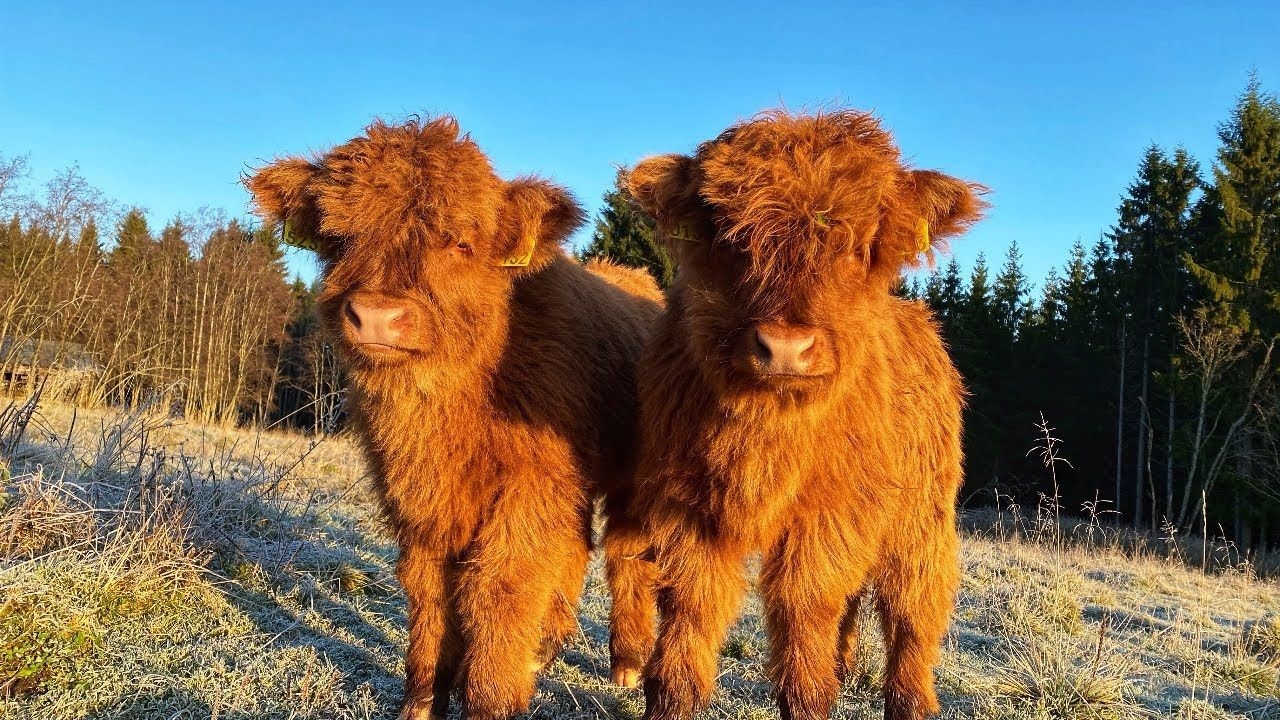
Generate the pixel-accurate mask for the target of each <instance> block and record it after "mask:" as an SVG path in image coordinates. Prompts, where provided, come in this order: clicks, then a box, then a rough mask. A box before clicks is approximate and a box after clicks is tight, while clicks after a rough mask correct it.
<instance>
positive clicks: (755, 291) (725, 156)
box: [627, 111, 983, 400]
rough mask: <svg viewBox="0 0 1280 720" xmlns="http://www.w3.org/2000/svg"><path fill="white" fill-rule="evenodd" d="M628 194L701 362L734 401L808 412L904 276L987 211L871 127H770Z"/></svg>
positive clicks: (763, 123)
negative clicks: (666, 265)
mask: <svg viewBox="0 0 1280 720" xmlns="http://www.w3.org/2000/svg"><path fill="white" fill-rule="evenodd" d="M627 185H628V189H629V190H630V192H631V194H632V195H633V196H634V197H635V199H636V201H637V202H638V203H639V204H640V206H641V207H642V208H643V209H644V210H645V211H646V212H648V213H649V214H650V215H652V216H654V218H655V219H656V220H657V222H658V228H659V232H660V234H661V235H662V237H663V238H664V239H665V241H666V242H668V243H669V244H670V245H671V246H672V249H673V250H674V251H675V252H676V253H677V256H678V258H679V264H680V274H679V276H678V277H677V279H676V294H675V296H674V297H675V298H676V300H677V302H680V303H681V308H680V311H681V312H682V313H683V315H684V322H685V323H686V325H687V327H688V330H689V332H688V340H689V342H690V343H691V344H692V346H693V350H694V355H695V357H696V358H698V360H699V361H700V362H701V364H702V369H703V371H704V374H706V375H708V376H709V377H710V378H711V379H712V380H713V381H714V382H715V383H716V384H717V386H718V387H720V388H721V389H723V390H726V391H730V392H748V393H750V392H756V393H761V392H762V393H768V394H771V395H778V394H780V393H781V394H786V395H789V396H792V397H796V398H800V399H802V400H803V399H811V398H814V397H817V396H818V395H819V394H820V393H822V392H823V391H824V390H826V389H828V388H830V387H831V386H832V385H833V383H834V381H835V380H836V379H837V378H838V377H839V376H840V371H841V365H842V362H848V361H849V360H850V358H851V357H852V356H854V355H856V353H857V351H858V344H859V342H860V340H862V339H863V338H862V337H860V336H862V335H864V334H865V332H866V328H867V320H868V319H869V316H873V315H874V314H876V313H877V307H883V303H884V301H885V299H887V298H888V297H889V291H890V288H891V287H892V286H893V284H894V283H895V282H897V280H898V277H899V274H900V272H901V270H902V268H903V267H904V266H908V265H915V264H918V263H920V262H922V261H925V260H928V259H930V258H931V257H932V253H933V252H934V249H935V247H936V246H937V243H938V241H940V240H943V239H945V238H947V237H949V236H952V235H955V234H957V233H960V232H962V231H963V230H964V229H965V228H967V227H968V225H969V224H971V223H972V222H974V221H975V220H977V219H978V217H979V216H980V214H981V210H982V207H983V203H982V201H981V200H980V199H979V197H978V195H979V194H980V193H981V191H982V190H983V189H982V188H981V187H980V186H977V185H974V184H971V183H967V182H963V181H961V180H957V179H955V178H951V177H948V176H946V175H943V174H941V173H937V172H931V171H920V170H910V169H908V168H906V167H904V166H903V164H902V162H901V159H900V157H899V153H898V150H897V148H896V147H895V146H894V144H893V141H892V137H891V136H890V135H889V133H888V132H886V131H885V130H883V129H882V128H881V127H880V125H879V123H878V122H877V121H876V120H875V119H874V118H873V117H871V116H870V115H867V114H863V113H857V112H851V111H846V112H835V113H827V114H818V115H808V116H806V115H790V114H787V113H785V112H772V113H767V114H764V115H761V116H759V117H757V118H756V119H754V120H751V121H749V122H746V123H743V124H740V125H737V126H735V127H733V128H730V129H729V130H727V131H725V132H724V133H722V134H721V135H720V137H718V138H716V139H715V140H712V141H709V142H706V143H703V144H702V145H701V146H700V147H699V148H698V150H697V152H696V153H695V154H694V155H693V156H692V157H689V156H684V155H662V156H657V157H652V158H648V159H646V160H643V161H641V162H640V163H638V164H637V165H636V166H635V167H634V168H633V169H632V170H631V171H630V172H629V173H628V176H627Z"/></svg>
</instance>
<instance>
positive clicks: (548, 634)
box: [535, 518, 591, 671]
mask: <svg viewBox="0 0 1280 720" xmlns="http://www.w3.org/2000/svg"><path fill="white" fill-rule="evenodd" d="M587 522H588V523H589V522H590V519H589V518H588V520H587ZM590 531H591V529H590V527H589V525H588V526H586V527H585V528H584V532H583V535H582V536H581V537H580V538H578V541H577V542H576V543H574V544H573V545H572V546H570V547H567V548H566V558H567V559H566V561H565V563H564V565H563V566H562V567H561V568H560V582H559V584H558V586H557V587H556V589H555V593H554V594H553V595H552V597H551V603H550V605H549V606H548V607H547V617H546V619H545V620H544V621H543V630H542V646H541V648H540V649H539V651H538V657H537V660H536V662H537V667H536V668H535V671H540V670H542V669H543V668H545V667H546V666H547V665H550V664H551V661H553V660H555V659H556V656H557V655H559V654H560V649H561V648H563V647H564V644H565V643H566V642H568V640H569V638H571V637H573V636H574V635H577V634H578V632H579V629H580V628H579V626H578V600H579V599H580V598H581V596H582V583H583V581H584V580H585V578H586V576H587V562H588V561H589V560H590V559H591V536H590Z"/></svg>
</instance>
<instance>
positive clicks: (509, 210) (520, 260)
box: [494, 177, 586, 269]
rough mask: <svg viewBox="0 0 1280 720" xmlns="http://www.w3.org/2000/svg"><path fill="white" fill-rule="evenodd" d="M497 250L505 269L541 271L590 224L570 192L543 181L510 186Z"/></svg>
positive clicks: (497, 259) (517, 182)
mask: <svg viewBox="0 0 1280 720" xmlns="http://www.w3.org/2000/svg"><path fill="white" fill-rule="evenodd" d="M499 218H500V226H499V229H498V242H497V244H496V249H495V256H496V257H495V258H494V260H495V262H496V263H497V264H498V265H500V266H502V267H509V268H531V269H537V268H540V267H542V266H543V265H545V264H546V263H548V262H550V261H551V259H552V258H554V257H555V253H556V249H557V248H558V247H560V246H561V245H562V244H563V243H564V241H565V240H567V239H568V238H569V236H570V235H571V234H572V233H573V231H574V230H577V229H578V228H579V227H581V226H582V224H583V223H584V222H585V221H586V214H585V213H583V211H582V207H581V206H580V205H578V201H577V200H576V199H575V198H574V197H573V194H572V193H570V192H569V191H568V190H566V189H564V188H562V187H560V186H559V185H556V184H554V183H551V182H548V181H546V180H543V179H541V178H533V177H530V178H519V179H517V180H512V181H511V182H509V183H507V187H506V191H505V193H504V196H503V206H502V208H501V212H500V213H499Z"/></svg>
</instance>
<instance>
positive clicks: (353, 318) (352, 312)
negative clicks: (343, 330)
mask: <svg viewBox="0 0 1280 720" xmlns="http://www.w3.org/2000/svg"><path fill="white" fill-rule="evenodd" d="M342 313H343V314H344V315H346V317H347V320H348V321H349V322H350V323H351V324H352V325H354V326H355V327H356V328H357V329H358V328H359V327H360V313H358V312H356V307H355V305H354V304H352V302H351V301H350V300H348V301H347V302H346V304H344V305H343V306H342Z"/></svg>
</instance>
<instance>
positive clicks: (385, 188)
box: [313, 117, 503, 245]
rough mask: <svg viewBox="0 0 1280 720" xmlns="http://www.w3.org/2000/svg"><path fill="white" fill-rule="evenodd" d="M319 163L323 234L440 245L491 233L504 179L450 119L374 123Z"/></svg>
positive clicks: (318, 192)
mask: <svg viewBox="0 0 1280 720" xmlns="http://www.w3.org/2000/svg"><path fill="white" fill-rule="evenodd" d="M318 162H319V164H320V166H321V172H320V174H319V177H318V178H317V180H316V183H315V185H314V189H313V192H314V194H315V197H316V200H317V204H318V205H319V207H320V210H321V212H322V215H323V220H322V226H321V229H322V230H323V231H324V232H326V233H330V234H333V235H337V236H340V237H346V238H356V239H359V238H368V237H375V238H379V239H384V240H392V239H404V238H405V237H406V235H410V236H411V235H414V234H417V235H419V236H422V237H425V238H427V239H428V240H429V241H431V242H433V243H434V244H441V245H443V244H446V243H448V242H451V241H454V240H456V239H457V236H459V235H468V236H471V237H472V238H474V237H476V236H479V237H492V236H493V235H494V232H495V230H496V225H497V215H498V209H499V207H500V206H501V203H502V197H503V195H502V187H503V184H502V181H501V179H500V178H498V176H497V174H496V173H494V171H493V167H492V165H491V164H490V163H489V159H488V157H486V156H485V154H484V152H483V151H481V150H480V148H479V146H477V145H476V143H475V142H474V141H472V140H471V138H470V136H467V135H462V134H461V133H460V130H459V128H458V124H457V122H456V121H455V120H454V119H453V118H451V117H441V118H436V119H434V120H428V121H423V120H418V119H411V120H409V121H406V122H404V123H400V124H388V123H386V122H384V121H382V120H378V121H375V122H374V123H373V124H371V125H370V126H369V127H368V128H366V130H365V134H364V135H363V136H360V137H356V138H353V139H352V140H350V141H348V142H347V143H345V144H343V145H339V146H338V147H336V148H334V149H333V150H331V151H329V152H328V153H326V154H325V155H324V156H322V157H321V158H320V159H319V161H318Z"/></svg>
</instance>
